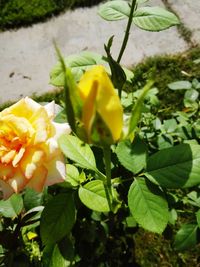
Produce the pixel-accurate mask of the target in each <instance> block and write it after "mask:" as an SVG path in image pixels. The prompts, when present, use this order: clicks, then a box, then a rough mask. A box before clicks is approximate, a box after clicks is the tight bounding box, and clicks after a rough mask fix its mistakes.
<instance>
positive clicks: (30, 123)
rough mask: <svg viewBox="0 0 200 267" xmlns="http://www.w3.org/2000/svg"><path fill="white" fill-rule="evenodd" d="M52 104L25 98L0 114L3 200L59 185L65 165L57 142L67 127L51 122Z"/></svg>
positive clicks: (67, 129)
mask: <svg viewBox="0 0 200 267" xmlns="http://www.w3.org/2000/svg"><path fill="white" fill-rule="evenodd" d="M54 110H55V104H54V102H52V103H49V104H48V105H46V106H41V105H39V104H38V103H36V102H35V101H33V100H32V99H30V98H28V97H26V98H24V99H22V100H20V101H19V102H17V103H16V104H14V105H12V106H11V107H9V108H7V109H5V110H3V111H2V112H0V188H1V190H2V191H3V195H4V198H5V199H6V198H8V197H9V196H10V195H12V194H13V193H14V192H15V193H18V192H19V191H21V190H22V189H23V188H24V187H26V186H28V187H30V188H33V189H35V190H36V191H38V192H41V191H42V189H43V187H44V186H45V185H52V184H54V183H58V182H62V181H63V180H64V178H65V162H64V158H63V155H62V153H61V151H60V149H59V147H58V144H57V139H58V138H59V136H60V135H61V134H63V133H69V132H70V128H69V125H68V124H67V123H63V124H59V123H55V122H53V121H52V120H53V117H54V113H55V112H54Z"/></svg>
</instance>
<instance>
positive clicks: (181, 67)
mask: <svg viewBox="0 0 200 267" xmlns="http://www.w3.org/2000/svg"><path fill="white" fill-rule="evenodd" d="M198 58H200V48H199V47H197V48H194V49H191V50H189V51H187V52H185V53H182V54H178V55H174V56H155V57H152V58H148V59H147V60H146V61H144V62H143V63H140V64H138V65H137V66H136V67H135V68H133V72H134V78H133V87H134V90H138V89H140V88H141V87H142V86H144V85H145V83H146V80H147V79H153V80H154V81H155V83H154V86H155V87H156V88H158V90H159V93H158V98H159V99H160V100H161V105H160V107H159V108H160V110H162V117H165V116H168V115H169V114H171V113H172V112H173V111H175V110H180V109H181V108H182V107H183V103H182V98H181V97H180V95H178V94H177V93H176V92H174V91H171V90H169V89H168V84H170V83H172V82H176V81H180V80H186V79H187V80H188V81H192V80H193V79H194V78H196V79H198V80H199V79H200V69H199V64H198V63H195V60H197V59H198Z"/></svg>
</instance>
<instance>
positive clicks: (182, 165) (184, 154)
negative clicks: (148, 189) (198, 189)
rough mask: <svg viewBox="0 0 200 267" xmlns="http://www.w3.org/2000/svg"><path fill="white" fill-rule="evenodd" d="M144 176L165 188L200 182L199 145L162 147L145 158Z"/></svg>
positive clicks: (189, 185)
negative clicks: (145, 170) (145, 169)
mask: <svg viewBox="0 0 200 267" xmlns="http://www.w3.org/2000/svg"><path fill="white" fill-rule="evenodd" d="M145 175H146V177H147V178H149V179H150V180H151V181H152V182H154V183H157V184H159V185H161V186H163V187H167V188H180V187H191V186H194V185H198V184H199V183H200V146H199V145H192V144H181V145H177V146H175V147H171V148H167V149H163V150H161V151H159V152H157V153H155V154H154V155H152V156H151V157H149V158H148V160H147V172H146V173H145Z"/></svg>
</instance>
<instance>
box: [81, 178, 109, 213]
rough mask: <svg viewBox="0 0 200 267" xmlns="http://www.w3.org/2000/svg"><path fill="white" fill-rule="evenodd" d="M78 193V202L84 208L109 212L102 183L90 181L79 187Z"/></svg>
mask: <svg viewBox="0 0 200 267" xmlns="http://www.w3.org/2000/svg"><path fill="white" fill-rule="evenodd" d="M78 193H79V197H80V200H81V201H82V202H83V204H85V206H86V207H88V208H90V209H92V210H95V211H99V212H108V211H110V208H109V203H108V199H107V196H106V190H105V187H104V184H103V182H102V181H100V180H96V181H91V182H89V183H87V184H86V185H84V186H83V187H80V188H79V192H78Z"/></svg>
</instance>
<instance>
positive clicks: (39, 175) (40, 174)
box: [26, 166, 47, 192]
mask: <svg viewBox="0 0 200 267" xmlns="http://www.w3.org/2000/svg"><path fill="white" fill-rule="evenodd" d="M46 177H47V169H46V168H45V167H43V166H41V167H39V168H37V170H36V171H35V172H34V175H33V177H32V178H31V180H30V182H28V183H27V185H26V186H27V187H29V188H31V189H34V190H35V191H37V192H42V190H43V187H44V184H45V181H46Z"/></svg>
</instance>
